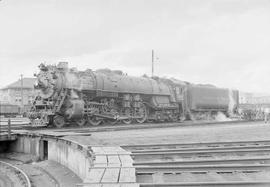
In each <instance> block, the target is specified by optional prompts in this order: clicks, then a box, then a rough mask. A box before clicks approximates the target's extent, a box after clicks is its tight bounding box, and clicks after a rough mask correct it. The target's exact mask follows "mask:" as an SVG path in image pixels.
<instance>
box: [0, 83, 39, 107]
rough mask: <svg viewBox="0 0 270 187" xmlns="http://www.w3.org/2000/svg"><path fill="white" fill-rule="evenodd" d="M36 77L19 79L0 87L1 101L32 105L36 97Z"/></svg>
mask: <svg viewBox="0 0 270 187" xmlns="http://www.w3.org/2000/svg"><path fill="white" fill-rule="evenodd" d="M35 82H36V78H23V79H19V80H17V81H15V82H13V83H11V84H9V85H7V86H5V87H3V88H1V89H0V102H1V103H9V104H14V105H19V106H21V105H24V106H28V105H30V104H31V103H32V102H33V100H34V98H35V93H36V92H35V90H34V84H35Z"/></svg>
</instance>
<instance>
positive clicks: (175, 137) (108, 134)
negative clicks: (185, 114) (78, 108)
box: [0, 122, 270, 187]
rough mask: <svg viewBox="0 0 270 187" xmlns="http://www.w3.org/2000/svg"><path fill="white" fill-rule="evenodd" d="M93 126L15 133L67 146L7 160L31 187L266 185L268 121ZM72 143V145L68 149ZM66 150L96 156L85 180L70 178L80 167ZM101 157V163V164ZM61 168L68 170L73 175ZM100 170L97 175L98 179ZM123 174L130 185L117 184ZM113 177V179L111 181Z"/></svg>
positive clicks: (269, 157) (269, 149) (269, 160)
mask: <svg viewBox="0 0 270 187" xmlns="http://www.w3.org/2000/svg"><path fill="white" fill-rule="evenodd" d="M155 125H156V126H155ZM128 126H130V125H128ZM128 126H127V127H128ZM134 126H136V125H134ZM98 128H99V127H95V128H92V127H84V128H66V129H45V128H41V129H30V130H26V129H21V130H14V131H13V132H14V133H17V134H21V135H26V136H27V137H33V136H39V137H43V138H44V137H45V139H46V141H49V142H50V138H53V139H56V143H59V141H60V140H61V141H64V142H67V143H64V144H63V143H62V144H61V145H59V148H60V150H58V151H57V150H56V147H57V146H55V145H53V148H51V149H52V151H51V152H53V153H49V160H45V161H41V162H36V161H37V160H38V159H37V160H36V159H34V158H33V157H31V158H32V161H34V162H33V163H34V164H33V163H32V161H30V162H29V163H27V162H24V163H23V162H19V163H17V162H15V161H14V157H12V154H10V155H7V158H8V159H9V160H11V161H12V162H11V163H13V164H17V165H18V164H19V165H18V167H20V168H21V169H23V170H24V171H25V172H26V173H27V174H29V175H28V176H29V178H30V180H31V181H32V184H35V185H34V186H39V185H38V181H39V180H46V178H47V179H48V180H50V181H49V182H47V183H46V186H55V184H57V185H60V186H61V185H62V186H65V182H64V181H65V180H67V179H68V180H69V182H68V184H72V185H75V184H77V186H89V187H91V186H97V184H99V186H100V187H102V186H106V185H107V186H108V185H109V186H110V185H112V184H114V185H116V184H117V185H118V184H119V183H120V184H119V185H118V187H121V185H122V186H124V185H130V186H132V187H133V186H155V185H159V186H185V185H193V186H215V185H218V186H268V185H269V184H270V177H269V171H270V165H269V163H270V138H269V137H270V123H267V124H265V123H263V122H235V123H234V122H230V123H216V124H215V123H211V124H205V125H203V124H197V125H191V124H188V125H178V126H177V125H171V126H170V125H168V126H166V127H162V128H160V124H151V128H142V127H141V126H140V125H138V129H136V128H135V127H134V129H126V128H123V127H122V126H121V128H119V127H118V126H116V127H115V129H114V127H110V128H107V127H106V126H105V127H102V126H101V127H100V128H101V129H102V128H104V129H103V130H104V131H102V130H97V129H98ZM95 129H96V131H95ZM68 142H69V143H68ZM226 142H235V143H226ZM73 144H75V145H76V146H72V145H73ZM49 145H50V143H49ZM65 146H70V147H73V148H74V147H77V149H79V151H82V150H83V149H86V150H88V151H89V152H90V154H94V155H95V159H94V160H92V161H91V163H92V166H91V167H90V168H87V171H88V172H89V174H86V177H85V178H82V176H84V175H82V176H79V175H78V176H77V175H76V174H75V173H76V171H77V169H78V170H80V171H81V170H83V168H82V167H83V166H84V167H85V164H82V163H81V161H80V160H81V159H80V158H81V157H80V156H78V155H77V156H76V159H78V160H76V161H75V163H73V164H74V165H75V166H74V165H72V164H69V163H68V161H65V160H64V159H65V158H68V157H69V156H70V155H72V154H71V153H72V152H70V151H67V150H65V151H63V152H61V149H63V148H64V147H65ZM25 147H27V146H25ZM28 147H31V146H28ZM138 150H139V152H138ZM49 152H50V148H49ZM60 152H61V153H60ZM50 154H51V156H50ZM68 154H69V155H68ZM76 154H77V153H76ZM28 155H29V154H28ZM59 155H60V156H59ZM54 156H57V159H55V160H53V159H52V160H51V159H50V157H51V158H53V157H54ZM15 157H17V158H16V159H17V160H23V159H18V157H19V158H21V156H20V155H19V156H18V155H16V154H15ZM104 157H105V161H106V163H103V161H101V160H102V159H101V158H104ZM12 158H13V159H12ZM123 158H125V159H123ZM16 159H15V160H16ZM73 159H74V158H73ZM117 159H118V160H117ZM0 160H1V159H0ZM2 160H4V161H6V160H5V159H2ZM30 160H31V159H30ZM110 162H112V163H110ZM61 164H62V165H66V166H67V167H69V168H71V170H72V171H74V173H73V172H72V171H71V170H69V169H68V168H66V167H62V166H61ZM60 167H61V168H60ZM37 168H43V169H37ZM76 168H77V169H76ZM58 170H59V171H58ZM44 171H46V172H45V173H44ZM124 171H125V172H127V173H128V177H127V176H126V175H127V174H122V172H124ZM100 172H101V173H102V174H101V175H97V173H100ZM56 173H62V175H61V174H60V175H56ZM78 173H80V172H78ZM122 175H124V176H126V178H128V179H130V181H128V183H123V184H121V181H120V179H121V178H122V177H121V176H122ZM133 175H134V176H133ZM70 176H73V178H72V177H70ZM132 176H133V177H132ZM39 177H40V179H39ZM80 178H81V179H80ZM97 178H100V179H97ZM114 178H116V179H117V180H118V181H114ZM93 179H95V180H93ZM63 180H64V181H63ZM104 181H105V182H104ZM102 182H104V183H102ZM110 182H111V183H110ZM44 184H45V183H44ZM66 184H67V183H66ZM117 185H116V186H117Z"/></svg>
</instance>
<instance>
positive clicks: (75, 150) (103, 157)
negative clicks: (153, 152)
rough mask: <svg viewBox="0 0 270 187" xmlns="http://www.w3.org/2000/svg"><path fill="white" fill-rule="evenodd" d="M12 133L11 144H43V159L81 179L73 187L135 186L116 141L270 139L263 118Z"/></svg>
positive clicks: (126, 155) (30, 147) (37, 149)
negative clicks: (14, 137)
mask: <svg viewBox="0 0 270 187" xmlns="http://www.w3.org/2000/svg"><path fill="white" fill-rule="evenodd" d="M74 131H75V130H74ZM16 132H17V133H18V134H21V135H19V136H20V138H19V139H20V140H19V141H18V143H17V144H16V145H15V146H14V149H16V150H20V151H22V152H30V153H33V154H37V155H41V154H42V153H43V152H44V150H43V149H45V148H44V145H45V144H46V145H47V148H46V149H47V152H48V159H49V160H53V161H56V162H58V163H60V164H62V165H64V166H66V167H68V168H69V169H71V170H72V171H73V172H74V173H76V174H77V175H78V176H79V177H80V178H81V179H82V180H83V183H81V184H78V185H77V186H84V187H86V186H87V187H94V186H98V187H105V186H117V187H135V186H136V187H137V186H139V184H137V183H136V177H135V169H134V167H133V160H132V158H131V156H130V154H131V153H130V152H128V151H126V150H124V149H122V148H121V146H128V145H136V144H141V145H143V144H182V143H203V142H205V143H207V142H231V141H252V140H254V141H255V140H256V141H258V140H270V124H264V123H262V122H254V123H237V124H233V125H232V124H230V125H226V124H222V125H221V124H217V125H206V126H202V125H200V126H184V127H183V126H179V127H167V128H152V129H139V130H121V131H110V132H87V130H82V131H80V132H78V131H77V130H76V132H72V129H71V130H63V131H59V130H55V129H46V130H40V131H28V130H16ZM45 142H47V143H45Z"/></svg>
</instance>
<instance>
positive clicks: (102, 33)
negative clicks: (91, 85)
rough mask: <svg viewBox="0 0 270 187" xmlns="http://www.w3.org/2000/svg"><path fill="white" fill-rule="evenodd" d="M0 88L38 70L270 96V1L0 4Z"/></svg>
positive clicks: (6, 0)
mask: <svg viewBox="0 0 270 187" xmlns="http://www.w3.org/2000/svg"><path fill="white" fill-rule="evenodd" d="M0 23H1V24H0V87H3V86H6V85H7V84H9V83H12V82H14V81H16V80H18V79H19V77H20V74H23V76H24V77H33V74H34V73H37V72H38V65H39V64H40V63H44V62H45V63H46V64H57V63H58V62H59V61H67V62H69V66H70V67H77V68H78V69H79V70H84V69H87V68H90V69H93V70H95V69H100V68H110V69H120V70H122V71H124V72H126V73H127V74H128V75H135V76H141V75H143V74H148V75H151V50H152V49H154V51H155V57H156V60H155V75H157V76H161V77H168V78H170V77H174V78H177V79H180V80H184V81H188V82H193V83H203V84H204V83H205V84H214V85H216V86H219V87H227V88H235V89H239V90H243V91H249V92H264V93H270V0H218V1H217V0H203V1H202V0H57V1H56V0H20V1H18V0H1V1H0Z"/></svg>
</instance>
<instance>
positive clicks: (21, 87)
mask: <svg viewBox="0 0 270 187" xmlns="http://www.w3.org/2000/svg"><path fill="white" fill-rule="evenodd" d="M21 105H22V106H21V107H22V110H23V74H21Z"/></svg>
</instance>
